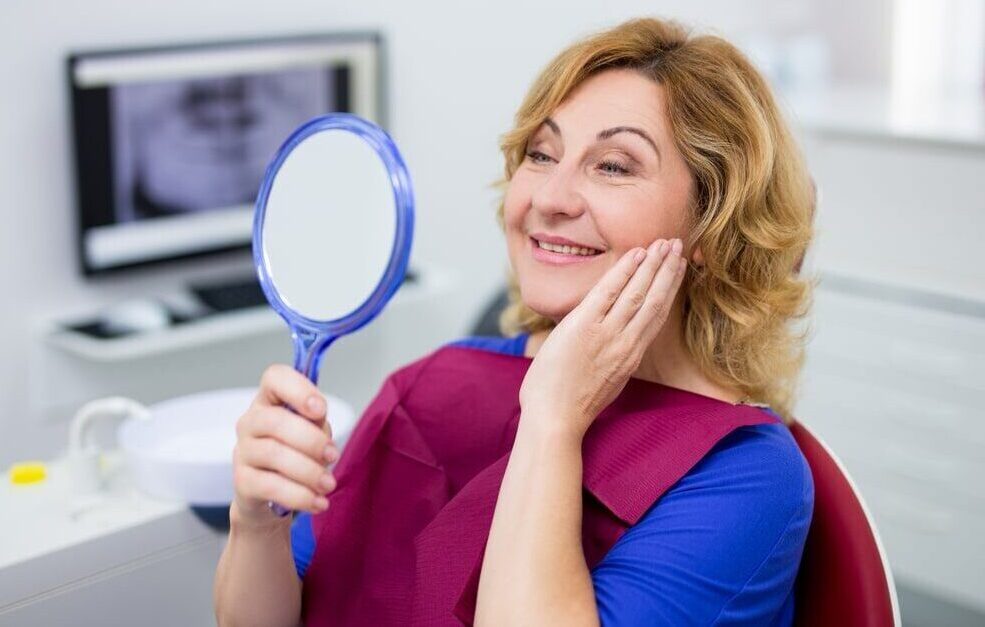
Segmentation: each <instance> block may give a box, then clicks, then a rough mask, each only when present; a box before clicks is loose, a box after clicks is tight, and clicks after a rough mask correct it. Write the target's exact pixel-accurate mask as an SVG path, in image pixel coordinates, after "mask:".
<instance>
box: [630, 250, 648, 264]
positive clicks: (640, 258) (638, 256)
mask: <svg viewBox="0 0 985 627" xmlns="http://www.w3.org/2000/svg"><path fill="white" fill-rule="evenodd" d="M644 259H646V250H645V249H643V248H641V249H639V250H638V251H636V256H635V257H633V261H635V262H636V263H640V262H642V261H643V260H644Z"/></svg>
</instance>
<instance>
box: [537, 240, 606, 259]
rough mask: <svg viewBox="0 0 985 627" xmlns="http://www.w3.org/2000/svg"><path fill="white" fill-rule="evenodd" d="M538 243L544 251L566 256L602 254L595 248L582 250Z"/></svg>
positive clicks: (578, 247)
mask: <svg viewBox="0 0 985 627" xmlns="http://www.w3.org/2000/svg"><path fill="white" fill-rule="evenodd" d="M536 241H537V245H538V246H539V247H541V248H543V249H544V250H549V251H551V252H553V253H561V254H564V255H581V256H583V257H590V256H592V255H597V254H598V253H600V252H601V251H598V250H595V249H593V248H582V247H581V246H560V245H558V244H548V243H547V242H542V241H540V240H536Z"/></svg>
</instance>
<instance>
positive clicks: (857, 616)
mask: <svg viewBox="0 0 985 627" xmlns="http://www.w3.org/2000/svg"><path fill="white" fill-rule="evenodd" d="M790 431H791V433H792V434H793V437H794V439H795V440H796V441H797V444H798V445H799V446H800V450H801V451H802V452H803V454H804V457H805V458H806V459H807V463H808V464H809V465H810V467H811V473H812V474H813V476H814V517H813V520H812V521H811V528H810V531H808V534H807V544H806V545H805V546H804V556H803V560H802V562H801V566H800V571H799V573H798V575H797V584H796V585H797V589H796V610H795V613H796V616H795V617H794V624H795V625H797V626H798V627H814V626H818V627H821V626H823V627H833V626H836V627H888V626H898V625H900V624H901V623H900V613H899V603H898V601H897V598H896V588H895V586H894V585H893V575H892V572H890V570H889V562H888V561H887V560H886V553H885V551H884V550H883V547H882V543H881V542H880V540H879V535H878V532H877V531H876V528H875V524H874V523H873V521H872V517H871V516H870V515H869V511H868V509H866V507H865V503H863V502H862V497H861V495H860V494H859V492H858V490H857V488H856V487H855V484H854V483H852V480H851V478H850V477H849V476H848V473H847V472H846V471H845V468H844V467H843V466H842V465H841V462H840V461H839V460H838V459H837V458H836V457H835V455H834V454H833V453H832V452H831V450H830V449H828V447H827V446H826V445H825V444H824V442H822V441H821V440H820V439H819V438H818V437H817V436H816V435H814V434H813V433H812V432H811V431H810V429H808V428H807V427H806V426H804V425H803V424H801V423H799V422H794V423H793V424H792V425H791V427H790Z"/></svg>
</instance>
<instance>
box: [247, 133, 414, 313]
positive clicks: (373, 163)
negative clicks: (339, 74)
mask: <svg viewBox="0 0 985 627" xmlns="http://www.w3.org/2000/svg"><path fill="white" fill-rule="evenodd" d="M394 202H395V201H394V192H393V188H392V186H391V183H390V177H389V174H388V172H387V169H386V165H385V164H384V162H383V161H382V160H381V159H380V157H379V155H378V154H377V152H376V151H375V150H374V149H373V147H372V146H370V145H369V144H368V143H367V142H366V141H365V140H363V139H362V138H360V137H359V136H357V135H355V134H354V133H351V132H348V131H345V130H338V129H332V130H326V131H321V132H317V133H314V134H312V135H310V136H308V137H307V138H305V139H304V140H303V141H302V142H301V143H300V144H298V145H297V146H295V147H294V149H293V150H292V151H291V153H290V154H289V155H288V156H287V159H286V160H285V161H284V163H283V164H281V167H280V169H279V170H278V172H277V176H276V178H275V180H274V182H273V186H272V187H271V190H270V196H269V198H268V200H267V207H266V217H265V220H264V225H263V229H264V231H263V256H264V259H265V262H266V266H267V270H268V272H269V275H270V279H271V280H272V282H273V283H274V285H276V288H277V291H278V292H279V294H280V296H281V298H282V299H283V300H284V302H285V304H286V305H288V306H289V307H290V308H291V309H293V310H294V311H296V312H297V313H299V314H301V315H303V316H305V317H307V318H311V319H313V320H336V319H339V318H342V317H343V316H346V315H348V314H349V313H351V312H352V311H354V310H356V309H357V308H358V307H359V306H360V305H361V304H362V303H363V301H365V300H366V299H367V298H368V297H369V296H370V294H372V292H373V290H374V289H375V288H376V286H377V284H378V283H379V282H380V277H381V276H383V274H384V272H385V271H386V268H387V264H388V263H389V260H390V255H391V252H392V250H393V244H394V233H395V232H396V217H395V216H396V212H395V210H394Z"/></svg>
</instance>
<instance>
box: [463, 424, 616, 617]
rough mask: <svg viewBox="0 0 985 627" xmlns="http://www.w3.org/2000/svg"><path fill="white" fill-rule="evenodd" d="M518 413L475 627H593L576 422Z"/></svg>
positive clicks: (490, 537) (497, 505)
mask: <svg viewBox="0 0 985 627" xmlns="http://www.w3.org/2000/svg"><path fill="white" fill-rule="evenodd" d="M551 418H554V419H542V417H540V416H536V415H532V414H531V413H528V412H524V413H522V414H521V417H520V426H519V429H518V431H517V437H516V441H515V443H514V445H513V452H512V453H511V454H510V460H509V463H508V464H507V467H506V473H505V475H504V477H503V484H502V487H501V488H500V492H499V500H498V501H497V503H496V512H495V514H494V515H493V522H492V528H491V530H490V533H489V541H488V543H487V544H486V552H485V557H484V560H483V564H482V574H481V577H480V579H479V593H478V601H477V606H476V616H475V624H476V625H477V627H478V626H482V625H520V624H524V625H566V626H567V625H598V623H599V619H598V611H597V610H596V607H595V595H594V592H593V588H592V580H591V577H590V575H589V571H588V565H587V564H586V563H585V555H584V552H583V551H582V547H581V522H582V500H581V499H582V494H581V482H582V460H581V442H582V437H581V435H580V434H579V433H577V432H576V431H575V430H574V429H567V428H556V427H548V428H545V425H559V424H562V423H564V422H571V423H575V422H577V421H565V420H555V419H556V418H557V417H556V416H554V417H551Z"/></svg>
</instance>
